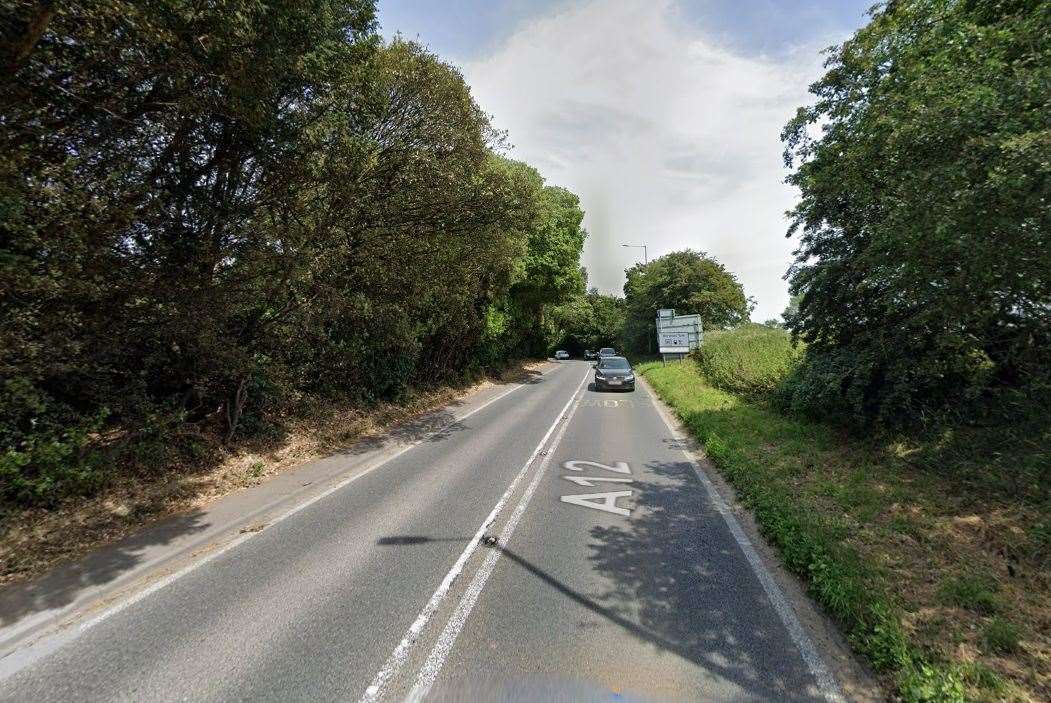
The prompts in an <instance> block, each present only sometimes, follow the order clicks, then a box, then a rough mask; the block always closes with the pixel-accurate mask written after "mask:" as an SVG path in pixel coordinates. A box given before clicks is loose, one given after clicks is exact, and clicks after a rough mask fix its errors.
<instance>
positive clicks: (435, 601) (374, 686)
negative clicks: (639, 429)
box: [361, 369, 590, 703]
mask: <svg viewBox="0 0 1051 703" xmlns="http://www.w3.org/2000/svg"><path fill="white" fill-rule="evenodd" d="M589 375H590V369H589V370H588V372H587V373H585V374H584V378H582V379H581V380H580V383H579V384H578V385H577V387H576V388H575V389H574V390H573V395H571V396H570V397H569V400H568V401H566V404H565V405H564V406H563V407H562V409H561V410H560V411H559V412H558V415H557V416H555V421H554V422H552V423H551V426H550V427H549V428H548V430H547V432H545V433H544V436H543V438H542V439H541V440H540V443H539V444H537V445H536V449H534V450H533V453H532V454H530V455H529V458H528V459H527V460H526V462H525V464H523V465H522V468H521V469H520V470H519V472H518V474H517V475H516V476H515V477H514V479H513V480H512V481H511V485H509V486H508V487H507V490H506V491H504V494H503V495H502V496H500V500H498V501H497V502H496V505H495V506H493V509H492V510H491V511H490V512H489V515H488V516H486V518H485V520H484V521H483V522H482V524H481V526H480V527H479V528H478V530H477V531H476V532H475V533H474V536H473V537H472V538H471V541H470V542H468V543H467V546H466V547H464V550H463V552H462V553H461V554H460V557H459V558H458V559H457V560H456V563H455V564H453V567H452V568H451V569H450V570H449V573H447V574H446V575H445V578H444V579H442V582H441V583H440V584H439V585H438V588H437V590H435V591H434V594H433V595H432V596H431V598H430V600H429V601H427V604H426V605H424V606H423V610H421V611H420V614H419V615H417V616H416V620H414V621H413V623H412V625H410V626H409V630H408V632H406V633H405V637H403V638H402V640H401V642H399V643H398V646H397V647H395V648H394V651H393V652H391V655H390V657H388V658H387V661H386V662H385V663H384V664H383V668H381V669H380V670H379V672H377V674H376V676H375V677H374V678H373V679H372V683H370V684H369V686H368V688H366V689H365V694H364V695H363V696H362V697H361V703H371V702H372V701H378V700H379V699H380V698H381V697H382V696H383V687H384V686H386V685H387V683H388V682H390V680H391V679H392V678H394V676H395V675H396V674H397V673H398V671H399V670H400V669H401V667H402V666H403V665H404V664H405V661H406V660H407V659H408V657H409V652H410V651H411V650H412V647H413V645H415V644H416V640H417V639H418V638H419V636H420V633H421V632H422V631H423V628H424V627H426V625H427V623H428V622H429V621H430V619H431V618H432V617H433V616H434V613H435V612H436V611H437V610H438V606H439V605H441V602H442V601H443V600H444V599H445V596H446V595H448V593H449V589H450V588H451V587H452V584H453V581H455V580H456V577H457V576H459V575H460V572H462V571H463V568H464V566H465V565H466V564H467V560H468V559H470V558H471V555H473V554H474V552H475V550H477V549H478V545H479V544H480V543H481V540H482V537H483V535H485V531H486V529H488V528H489V526H490V525H491V524H493V522H494V521H495V520H496V518H497V516H499V514H500V511H501V510H503V508H504V506H505V505H506V504H507V501H508V500H510V498H511V496H512V495H513V494H514V492H515V489H516V488H517V487H518V484H519V482H520V481H521V480H522V477H523V476H525V475H526V473H527V472H528V471H529V467H530V466H532V464H533V462H534V461H535V460H536V458H537V456H539V455H540V452H541V450H542V449H543V448H544V445H545V444H547V440H548V438H549V437H550V436H551V433H552V432H554V431H555V428H556V427H558V425H559V423H561V422H562V421H563V420H566V421H567V422H565V423H564V424H563V425H562V427H563V432H564V431H565V430H564V428H565V426H566V425H568V419H569V415H572V414H573V412H572V411H570V413H569V415H567V414H566V411H567V410H569V409H570V406H571V405H572V403H573V401H574V399H576V397H577V394H578V393H579V392H580V388H581V387H582V386H583V385H584V382H585V381H587V380H588V376H589ZM575 410H576V408H575V407H574V408H573V411H575ZM561 434H562V433H559V437H561ZM556 441H557V440H556ZM548 458H550V452H549V453H548V456H547V458H545V459H544V461H543V462H542V463H541V465H540V469H539V471H538V473H537V476H538V477H539V475H540V473H542V472H543V468H544V466H546V464H547V461H548ZM535 486H536V479H534V480H533V483H532V484H531V485H530V488H529V490H528V491H527V494H528V495H532V490H533V488H534V487H535ZM519 507H521V503H520V504H519ZM518 512H519V511H518V509H516V512H515V514H518ZM511 519H512V520H514V519H515V517H514V515H512V518H511ZM508 524H510V523H508ZM506 531H507V528H506V527H505V528H504V532H506ZM502 539H503V535H502V534H501V540H502ZM493 553H495V554H499V550H494V552H491V553H490V555H491V554H493ZM486 563H488V561H487V562H486ZM483 568H484V566H483ZM472 585H473V584H472Z"/></svg>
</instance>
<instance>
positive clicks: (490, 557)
mask: <svg viewBox="0 0 1051 703" xmlns="http://www.w3.org/2000/svg"><path fill="white" fill-rule="evenodd" d="M584 380H587V376H585V377H584ZM581 385H583V382H581ZM579 390H580V386H577V391H579ZM576 395H577V392H574V393H573V396H574V397H576ZM570 400H571V401H572V398H570ZM577 407H578V406H573V408H572V409H571V410H570V411H569V414H568V415H566V416H565V422H564V423H562V427H560V428H559V431H558V434H556V435H555V438H554V439H553V440H552V441H551V444H550V445H549V446H548V450H547V455H546V456H545V457H544V460H543V461H542V462H540V466H539V467H538V468H537V471H536V475H535V476H534V477H533V480H532V481H531V482H530V483H529V487H528V488H527V489H526V490H525V493H523V494H522V498H521V500H519V502H518V505H517V506H515V510H514V512H513V513H511V517H510V518H508V520H507V524H506V525H504V529H503V530H502V531H501V532H500V539H499V541H498V544H499V546H500V547H506V546H507V544H508V542H509V541H510V540H511V536H512V535H513V534H514V532H515V528H516V527H518V522H519V520H521V519H522V515H523V514H524V513H525V510H526V508H527V507H529V502H530V500H532V498H533V493H535V492H536V487H537V485H538V484H539V483H540V479H542V478H543V477H544V474H545V472H546V471H547V467H548V464H550V463H551V457H552V456H553V455H554V452H555V448H556V447H558V444H559V442H561V441H562V437H563V436H564V435H565V433H566V429H567V428H568V427H569V421H570V420H571V419H572V417H573V414H574V413H576V410H577ZM563 412H564V410H563ZM501 554H502V552H501V550H500V549H493V550H491V551H490V552H489V553H488V554H486V557H485V561H484V562H483V563H482V566H481V568H479V569H478V572H477V573H476V574H475V576H474V579H472V580H471V584H470V585H469V586H468V587H467V590H466V591H465V592H464V594H463V596H462V597H461V598H460V603H459V605H458V606H457V608H456V610H455V612H454V613H453V614H452V616H451V617H450V618H449V621H448V622H447V623H446V624H445V628H444V629H443V630H442V633H441V634H440V635H439V636H438V640H437V641H436V642H435V644H434V648H433V649H432V650H431V653H430V655H429V656H428V657H427V660H426V661H425V662H424V663H423V666H422V667H420V671H419V672H418V673H417V675H416V680H415V682H414V684H413V687H412V691H411V692H410V693H409V695H408V697H407V698H406V699H405V700H406V701H413V702H415V701H419V700H422V699H423V697H424V696H426V695H427V693H428V691H430V690H431V686H433V685H434V681H435V679H437V678H438V674H439V673H440V672H441V669H442V665H443V664H444V663H445V659H446V658H447V657H448V656H449V652H451V651H452V648H453V645H454V644H455V643H456V638H457V637H459V636H460V632H461V631H462V630H463V627H464V625H465V624H466V623H467V618H469V617H470V616H471V611H472V610H473V609H474V606H475V603H477V602H478V597H479V596H480V595H481V593H482V589H483V588H485V584H486V582H487V581H488V580H489V576H490V575H491V574H492V573H493V569H494V568H495V567H496V562H497V561H499V559H500V556H501Z"/></svg>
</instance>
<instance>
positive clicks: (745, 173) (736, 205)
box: [464, 0, 827, 320]
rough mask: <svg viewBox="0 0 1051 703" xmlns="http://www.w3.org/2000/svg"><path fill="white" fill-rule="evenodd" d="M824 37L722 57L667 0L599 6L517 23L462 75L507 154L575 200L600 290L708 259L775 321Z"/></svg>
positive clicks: (783, 292) (614, 0)
mask: <svg viewBox="0 0 1051 703" xmlns="http://www.w3.org/2000/svg"><path fill="white" fill-rule="evenodd" d="M826 44H827V42H825V43H822V44H816V45H814V46H811V47H807V48H805V49H800V50H798V51H796V52H794V53H792V54H790V55H789V56H788V58H784V57H781V58H779V59H777V60H776V61H774V60H770V59H767V58H764V57H756V56H742V55H738V54H734V53H732V52H730V51H728V50H727V49H725V48H722V47H720V46H719V45H718V44H717V43H716V42H714V41H712V40H710V39H708V38H706V37H705V35H704V34H703V27H702V28H699V29H698V28H696V27H695V26H692V25H686V24H685V23H683V22H681V21H680V18H679V17H678V10H677V8H676V5H675V3H674V2H672V1H671V0H592V1H591V2H579V3H575V4H572V5H570V6H567V7H563V8H562V9H561V10H560V11H558V12H557V13H554V14H551V15H548V16H546V17H543V18H541V19H538V20H536V21H533V22H532V23H530V24H528V25H525V26H523V27H522V28H521V29H519V30H518V31H517V32H516V33H515V34H513V35H512V36H511V37H510V38H509V39H508V40H507V41H506V42H504V44H503V45H502V46H500V47H499V48H498V49H497V50H496V51H495V53H493V54H492V55H490V56H488V57H485V58H484V59H482V60H479V61H476V62H473V63H469V64H467V65H466V66H465V67H464V73H465V75H466V78H467V81H468V83H469V84H470V85H471V87H472V90H473V92H474V95H475V98H476V99H477V100H478V102H479V104H480V105H481V106H482V108H483V109H484V110H486V111H487V112H489V113H491V114H492V115H493V119H494V122H495V124H496V125H497V126H498V127H500V128H503V129H507V130H508V131H509V133H510V139H511V142H512V143H513V144H514V145H515V149H514V151H513V152H512V156H514V157H515V158H519V159H522V160H524V161H527V162H529V163H530V164H532V165H534V166H536V167H537V168H539V169H540V171H541V173H543V174H544V176H545V177H547V178H548V180H549V181H551V182H553V183H556V184H559V185H564V186H566V187H567V188H569V189H571V190H573V191H574V192H576V193H577V194H578V195H580V197H581V199H582V201H583V206H584V208H585V210H586V211H587V217H586V220H585V224H586V225H587V227H588V229H589V231H590V233H591V236H590V237H589V240H588V243H587V246H586V249H585V253H584V263H585V265H586V266H587V267H588V270H589V272H590V275H591V284H592V285H596V286H598V287H599V288H600V289H603V290H611V291H618V292H619V291H620V288H621V286H622V285H623V280H624V276H623V270H624V268H625V267H627V266H630V265H631V264H632V263H633V262H634V260H635V256H636V253H638V250H632V249H624V248H621V247H620V244H621V243H623V242H629V243H636V242H645V243H646V244H648V245H649V253H650V257H651V258H653V257H655V256H658V255H660V254H662V253H667V252H669V251H673V250H676V249H683V248H686V247H690V248H693V249H701V250H704V251H707V252H709V253H710V254H712V255H714V256H715V257H716V258H718V259H719V260H720V261H722V262H723V263H724V264H726V266H727V267H728V268H730V270H732V271H734V272H735V273H736V274H737V275H738V276H739V278H740V280H741V281H742V283H743V284H744V286H745V291H746V292H747V293H748V294H749V295H753V296H755V297H756V298H757V300H758V303H759V305H758V308H757V309H756V312H755V313H754V315H753V317H754V318H755V319H757V320H764V319H767V318H770V317H776V316H778V315H779V314H780V312H781V310H782V309H784V307H785V304H786V303H787V301H788V293H787V288H786V283H785V282H784V281H783V280H781V277H782V275H783V274H784V272H785V269H786V268H787V267H788V264H789V263H790V261H791V250H792V248H793V243H792V242H791V241H789V240H786V239H785V237H784V233H785V229H786V226H787V223H786V221H785V218H784V211H785V210H786V209H788V208H790V207H791V206H792V204H793V201H794V197H795V196H794V193H793V190H792V189H791V188H789V187H788V186H786V185H784V184H783V183H782V179H783V178H784V176H785V174H786V172H785V170H784V167H783V165H782V161H781V152H782V147H781V143H780V141H779V134H780V130H781V128H782V126H783V125H784V123H785V122H786V121H787V120H788V119H789V118H790V117H791V116H792V114H793V113H794V112H795V109H796V107H798V106H799V105H802V104H804V103H805V102H807V92H806V86H807V85H808V84H809V83H810V82H811V81H812V80H814V79H815V78H816V77H817V76H818V75H820V69H821V57H820V55H819V54H818V52H817V49H818V48H819V47H820V46H823V45H826Z"/></svg>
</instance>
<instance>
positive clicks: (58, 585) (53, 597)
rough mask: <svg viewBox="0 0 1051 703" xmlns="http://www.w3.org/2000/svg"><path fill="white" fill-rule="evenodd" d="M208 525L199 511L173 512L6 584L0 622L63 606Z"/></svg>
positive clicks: (0, 603)
mask: <svg viewBox="0 0 1051 703" xmlns="http://www.w3.org/2000/svg"><path fill="white" fill-rule="evenodd" d="M208 527H209V524H208V523H207V522H206V521H205V514H204V513H203V512H202V511H199V510H197V511H193V512H189V513H185V514H182V515H177V516H175V517H172V518H169V519H166V520H162V521H161V522H158V523H156V524H154V525H152V526H150V527H148V528H146V529H144V530H142V531H141V532H139V533H137V534H135V535H133V536H131V537H128V538H126V539H123V540H121V541H119V542H117V543H115V544H112V545H109V546H107V547H104V548H102V549H99V550H96V551H94V552H92V553H91V554H89V555H88V556H86V557H84V558H82V559H77V560H75V561H71V562H66V563H64V564H61V565H59V566H58V567H56V568H54V569H52V570H51V571H50V572H48V573H47V574H46V575H44V576H43V577H41V578H39V579H34V580H32V581H27V582H22V583H15V584H11V585H9V586H6V587H5V588H3V589H0V626H4V627H6V626H8V625H11V624H12V623H16V622H18V621H20V620H22V619H23V618H25V617H27V616H30V615H33V614H36V613H43V612H45V611H49V610H56V609H59V608H62V607H64V606H67V605H69V604H71V603H73V602H74V601H75V600H76V598H77V596H78V595H79V594H80V593H81V592H82V591H84V590H86V589H89V588H92V587H95V586H104V585H106V584H109V583H112V582H113V581H116V580H117V579H118V578H120V577H121V576H123V575H124V574H126V573H128V572H129V571H131V570H132V569H133V568H135V567H136V566H138V565H139V564H140V563H142V561H143V559H145V558H146V557H145V552H146V551H147V550H148V549H150V548H151V547H156V546H159V545H165V544H170V543H171V542H173V541H174V540H176V539H178V538H181V537H183V536H186V535H191V534H195V533H198V532H200V531H202V530H205V529H207V528H208ZM3 636H4V633H0V637H3Z"/></svg>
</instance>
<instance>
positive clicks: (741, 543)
mask: <svg viewBox="0 0 1051 703" xmlns="http://www.w3.org/2000/svg"><path fill="white" fill-rule="evenodd" d="M640 385H641V386H642V387H643V388H645V389H646V393H647V395H649V396H650V397H651V399H652V400H653V406H654V407H655V408H656V409H657V414H658V415H660V416H661V420H663V421H664V424H665V426H666V427H667V428H668V431H669V432H671V434H672V436H673V437H674V436H675V428H674V427H673V426H672V421H671V420H670V419H669V418H668V413H667V410H665V409H664V406H663V405H662V404H661V403H660V402H659V401H658V400H657V398H655V397H654V396H653V393H652V392H651V391H650V389H649V386H648V385H647V384H646V383H645V382H643V383H641V384H640ZM675 441H676V442H681V444H680V450H681V451H682V453H683V456H685V457H686V460H687V462H689V464H690V466H691V467H692V468H693V472H694V473H695V474H696V475H697V478H699V479H700V480H701V484H702V485H703V486H704V490H705V491H706V492H707V493H708V497H709V498H710V499H711V501H712V504H713V505H715V509H716V510H717V511H718V512H719V514H720V515H722V516H723V520H724V521H725V522H726V526H727V527H728V528H729V529H730V534H732V535H733V538H734V541H735V542H737V546H738V547H740V548H741V551H742V552H743V553H744V556H745V559H746V560H747V561H748V565H749V566H751V567H752V572H753V573H755V576H756V578H757V579H758V580H759V583H760V585H761V586H762V587H763V592H764V593H766V597H767V599H769V601H770V605H772V606H773V608H774V610H775V611H777V614H778V615H779V616H780V618H781V623H782V624H783V625H784V626H785V629H786V630H788V634H789V636H790V637H791V638H792V641H793V642H794V643H795V645H796V647H797V648H798V649H799V654H800V656H802V657H803V661H804V663H805V664H806V666H807V669H809V670H810V673H811V674H812V675H813V677H814V679H815V680H816V681H817V685H818V689H819V690H820V691H821V695H822V696H823V697H824V698H825V700H827V701H832V702H833V703H841V702H842V701H843V700H844V699H843V694H842V693H840V691H839V686H838V685H837V684H836V680H835V679H834V678H832V674H831V673H829V670H828V667H827V666H825V662H824V660H823V659H822V658H821V655H820V654H818V651H817V648H816V647H815V646H814V643H813V642H812V641H811V639H810V637H808V636H807V633H806V630H804V629H803V625H802V624H801V623H800V622H799V619H798V618H797V617H796V614H795V613H794V612H793V611H792V606H790V605H789V604H788V600H787V599H786V598H785V596H784V594H783V593H781V589H780V588H779V587H778V586H777V584H776V583H775V582H774V578H773V576H771V575H770V573H769V572H768V571H767V570H766V567H765V566H763V562H762V560H761V559H760V558H759V553H758V552H756V551H755V547H754V546H752V543H751V541H749V539H748V536H747V535H746V534H745V533H744V530H743V529H742V528H741V525H740V523H738V522H737V518H735V517H734V515H733V513H732V512H731V511H730V506H728V505H727V504H726V501H725V500H723V497H722V496H721V495H720V494H719V491H717V490H716V488H715V485H714V484H713V483H712V480H711V479H710V478H708V474H706V473H705V472H704V469H702V468H701V467H700V466H698V465H697V462H695V461H694V460H693V456H691V455H690V452H689V451H688V450H687V449H686V448H685V447H687V446H688V444H687V442H686V440H685V439H682V438H679V437H675Z"/></svg>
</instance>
